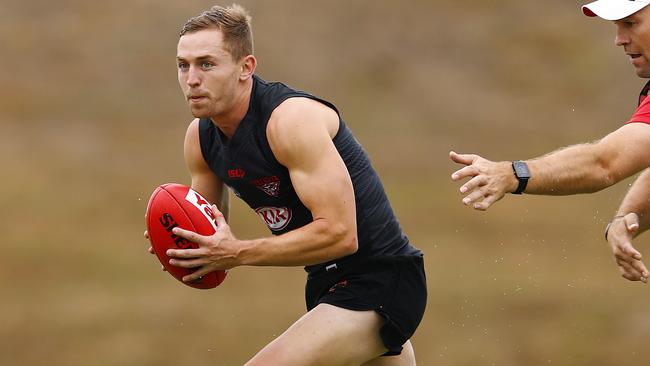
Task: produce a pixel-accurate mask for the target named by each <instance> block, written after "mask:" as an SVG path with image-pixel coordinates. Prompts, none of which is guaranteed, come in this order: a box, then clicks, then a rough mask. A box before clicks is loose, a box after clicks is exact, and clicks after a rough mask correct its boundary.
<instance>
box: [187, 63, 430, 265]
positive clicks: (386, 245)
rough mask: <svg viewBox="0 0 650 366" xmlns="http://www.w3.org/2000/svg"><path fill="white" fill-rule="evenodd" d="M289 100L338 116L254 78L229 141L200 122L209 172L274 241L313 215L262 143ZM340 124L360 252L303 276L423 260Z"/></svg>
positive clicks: (338, 145) (338, 136) (340, 148)
mask: <svg viewBox="0 0 650 366" xmlns="http://www.w3.org/2000/svg"><path fill="white" fill-rule="evenodd" d="M292 97H305V98H310V99H313V100H316V101H318V102H320V103H323V104H325V105H326V106H328V107H330V108H332V109H333V110H334V111H336V112H337V114H338V110H337V109H336V107H335V106H334V105H333V104H331V103H329V102H327V101H325V100H322V99H320V98H317V97H314V96H313V95H310V94H308V93H305V92H302V91H299V90H294V89H291V88H289V87H287V86H286V85H284V84H282V83H277V82H266V81H264V80H262V79H261V78H259V77H258V76H256V75H255V76H254V77H253V89H252V92H251V98H250V104H249V107H248V112H247V113H246V116H244V119H242V121H241V123H240V124H239V126H238V127H237V130H236V131H235V133H234V135H233V136H232V139H230V141H228V139H227V138H226V137H225V135H224V134H223V133H222V132H221V130H219V128H217V127H216V126H215V125H214V124H213V123H212V121H211V120H210V119H208V118H204V119H201V120H200V121H199V136H200V143H201V152H202V153H203V157H204V158H205V161H206V162H207V163H208V165H209V167H210V169H211V170H212V171H213V172H214V173H215V174H216V175H217V176H218V177H219V178H221V180H223V182H224V183H225V184H226V185H227V186H228V187H230V188H231V189H232V190H233V191H234V193H235V195H237V197H239V198H241V199H242V200H244V201H245V202H246V203H247V204H248V205H249V206H250V207H251V208H252V209H253V210H255V212H257V214H259V215H260V217H261V218H262V219H263V220H264V222H265V223H266V225H267V226H268V227H269V229H270V230H271V232H272V233H273V234H274V235H279V234H282V233H285V232H287V231H291V230H294V229H297V228H299V227H302V226H304V225H306V224H308V223H310V222H311V221H312V216H311V212H310V211H309V210H308V209H307V208H306V207H305V206H304V205H303V204H302V202H300V200H299V198H298V196H297V195H296V192H295V191H294V189H293V186H292V184H291V179H290V177H289V171H288V170H287V168H286V167H284V166H283V165H281V164H280V163H279V162H278V161H277V160H276V159H275V156H274V155H273V152H272V151H271V147H270V146H269V142H268V140H267V138H266V126H267V123H268V121H269V117H270V116H271V113H272V112H273V110H274V109H275V108H276V107H277V106H279V105H280V104H281V103H282V102H284V101H285V100H287V99H288V98H292ZM339 116H340V115H339ZM339 121H340V122H339V130H338V133H337V134H336V136H335V137H334V139H333V142H334V145H335V146H336V149H337V150H338V152H339V154H340V155H341V157H342V158H343V161H344V163H345V165H346V167H347V169H348V172H349V174H350V177H351V179H352V185H353V186H354V196H355V203H356V211H357V212H356V216H357V234H358V236H357V237H358V243H359V249H358V251H357V252H356V253H354V254H352V255H350V256H348V257H345V258H339V259H335V260H333V261H330V262H327V263H321V264H317V265H313V266H307V267H305V270H306V271H307V272H309V273H312V272H313V271H315V270H319V269H322V268H325V267H327V268H329V267H328V266H329V265H331V264H333V263H337V262H344V261H345V262H348V261H351V262H354V261H355V260H357V259H361V258H365V257H371V256H391V255H421V252H420V251H419V250H418V249H416V248H415V247H413V246H411V245H410V244H409V241H408V239H407V237H406V236H405V235H404V234H403V233H402V230H401V228H400V226H399V223H398V221H397V218H396V217H395V214H394V213H393V210H392V208H391V206H390V203H389V202H388V198H387V197H386V193H385V192H384V187H383V186H382V184H381V181H380V180H379V176H378V175H377V173H376V172H375V170H374V169H373V168H372V166H371V164H370V160H369V159H368V156H367V154H366V153H365V151H364V150H363V148H362V147H361V145H360V144H359V143H358V142H357V141H356V139H355V138H354V136H352V134H351V132H350V130H349V129H348V128H347V127H346V125H345V123H344V122H343V120H342V119H341V118H340V117H339Z"/></svg>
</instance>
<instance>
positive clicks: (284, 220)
mask: <svg viewBox="0 0 650 366" xmlns="http://www.w3.org/2000/svg"><path fill="white" fill-rule="evenodd" d="M255 212H257V214H258V215H260V217H261V218H262V220H264V222H265V223H266V225H267V226H268V227H269V229H271V230H273V231H278V230H282V229H284V228H285V227H287V224H289V221H291V210H290V209H288V208H286V207H260V208H258V209H257V210H255Z"/></svg>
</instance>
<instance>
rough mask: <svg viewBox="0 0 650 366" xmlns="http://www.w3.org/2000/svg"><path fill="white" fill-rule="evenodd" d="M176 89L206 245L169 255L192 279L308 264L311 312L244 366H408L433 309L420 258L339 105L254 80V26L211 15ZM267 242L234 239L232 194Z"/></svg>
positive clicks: (198, 27)
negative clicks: (185, 107) (207, 231)
mask: <svg viewBox="0 0 650 366" xmlns="http://www.w3.org/2000/svg"><path fill="white" fill-rule="evenodd" d="M177 65H178V81H179V83H180V86H181V89H182V90H183V93H184V95H185V97H186V99H187V102H188V104H189V107H190V109H191V112H192V114H193V116H194V117H196V118H195V119H194V120H193V121H192V122H191V123H190V125H189V127H188V129H187V134H186V136H185V147H184V153H185V160H186V163H187V166H188V168H189V171H190V175H191V179H192V184H191V187H192V189H194V190H195V191H197V192H199V193H201V194H202V195H203V196H204V197H206V198H207V199H208V200H210V201H211V202H213V203H215V204H216V206H215V207H214V209H215V212H216V214H217V220H218V227H219V228H218V230H217V232H216V233H215V234H214V235H212V236H201V235H199V234H197V233H194V232H190V231H186V230H182V229H179V228H176V229H174V234H176V235H179V236H181V237H184V238H186V239H188V240H190V241H192V242H195V243H197V244H198V245H199V248H198V249H185V250H171V249H170V250H168V252H167V255H168V256H169V257H170V258H172V259H171V260H170V264H172V265H175V266H180V267H184V268H192V269H195V271H194V272H193V273H192V274H191V275H188V276H186V277H185V278H184V279H183V280H184V281H188V282H189V281H193V280H195V279H197V278H199V277H201V276H204V275H205V274H207V273H210V272H212V271H215V270H226V269H230V268H233V267H237V266H304V267H305V270H306V271H307V284H306V289H305V298H306V302H307V309H308V312H307V313H306V314H305V315H304V316H302V317H301V318H300V319H298V320H297V321H296V322H295V323H294V324H293V325H291V326H290V327H289V329H287V330H286V331H285V332H284V333H283V334H282V335H280V336H279V337H278V338H276V339H275V340H273V341H272V342H271V343H270V344H268V345H267V346H266V347H264V348H263V349H262V350H261V351H259V352H258V353H257V354H256V355H255V356H254V357H253V358H252V359H251V360H250V361H249V362H248V363H247V364H246V365H264V366H268V365H283V366H288V365H394V366H398V365H415V355H414V352H413V348H412V345H411V342H410V341H409V339H410V338H411V336H412V335H413V333H414V332H415V330H416V328H417V326H418V324H419V323H420V321H421V319H422V316H423V314H424V309H425V305H426V299H427V289H426V280H425V273H424V264H423V255H422V252H421V251H420V250H418V249H417V248H415V247H413V246H412V245H411V244H410V243H409V240H408V239H407V237H406V236H405V235H404V234H403V233H402V230H401V228H400V226H399V223H398V221H397V219H396V217H395V215H394V213H393V211H392V208H391V206H390V203H389V202H388V199H387V197H386V194H385V192H384V189H383V186H382V184H381V182H380V180H379V177H378V176H377V174H376V172H375V171H374V169H373V168H372V166H371V164H370V161H369V159H368V157H367V155H366V153H365V152H364V150H363V149H362V147H361V146H360V145H359V143H358V142H357V141H356V140H355V138H354V137H353V136H352V134H351V132H350V130H349V129H348V128H347V127H346V125H345V123H344V122H343V120H342V119H341V116H340V114H339V111H338V110H337V109H336V107H335V106H334V105H333V104H331V103H329V102H327V101H325V100H322V99H320V98H318V97H315V96H313V95H311V94H308V93H305V92H303V91H299V90H295V89H292V88H290V87H288V86H286V85H284V84H282V83H276V82H267V81H264V80H263V79H261V78H260V77H259V76H258V75H256V74H255V68H256V65H257V60H256V59H255V57H254V56H253V38H252V32H251V28H250V16H249V15H248V13H247V12H246V10H244V9H243V8H242V7H240V6H238V5H233V6H230V7H227V8H223V7H219V6H214V7H212V8H211V9H210V10H208V11H206V12H203V13H202V14H200V15H198V16H196V17H194V18H192V19H190V20H189V21H188V22H187V23H186V24H185V25H184V26H183V27H182V29H181V32H180V39H179V41H178V48H177ZM229 191H232V192H233V193H234V194H235V195H236V196H237V197H239V198H241V199H242V200H244V201H245V202H246V203H247V204H248V205H249V206H250V207H251V208H252V209H253V210H255V211H256V212H257V213H258V214H259V215H260V217H261V218H262V219H263V220H264V221H265V223H266V224H267V226H268V228H269V229H270V230H271V232H272V234H274V235H272V236H269V237H262V238H258V239H253V240H240V239H237V238H236V237H235V235H234V234H233V233H232V232H231V230H230V227H229V226H228V223H227V222H226V219H225V217H227V215H228V202H229V201H228V200H229V198H228V192H229Z"/></svg>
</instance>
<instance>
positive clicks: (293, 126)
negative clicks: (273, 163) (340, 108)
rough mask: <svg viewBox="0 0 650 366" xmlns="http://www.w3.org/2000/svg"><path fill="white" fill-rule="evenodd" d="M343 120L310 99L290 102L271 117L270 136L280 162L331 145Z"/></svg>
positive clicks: (267, 129) (267, 132)
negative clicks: (327, 144) (324, 145)
mask: <svg viewBox="0 0 650 366" xmlns="http://www.w3.org/2000/svg"><path fill="white" fill-rule="evenodd" d="M338 128H339V116H338V114H337V113H336V111H334V110H333V109H331V108H329V107H328V106H326V105H324V104H322V103H320V102H318V101H315V100H312V99H309V98H302V97H297V98H289V99H287V100H285V101H284V102H282V104H280V105H279V106H278V107H277V108H276V109H275V110H274V111H273V113H272V114H271V118H270V119H269V122H268V125H267V128H266V135H267V138H268V141H269V144H270V146H271V149H272V150H273V153H274V154H275V155H276V157H277V158H278V160H279V161H280V162H282V161H283V160H285V161H286V160H287V159H290V158H291V156H292V155H294V156H295V155H298V154H302V153H304V152H305V151H306V150H313V149H314V148H317V147H318V146H321V145H322V144H326V143H327V142H330V143H331V140H332V138H333V137H334V136H335V135H336V133H337V132H338Z"/></svg>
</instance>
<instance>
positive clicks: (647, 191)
mask: <svg viewBox="0 0 650 366" xmlns="http://www.w3.org/2000/svg"><path fill="white" fill-rule="evenodd" d="M648 202H650V170H648V169H646V170H645V171H644V172H643V173H642V174H641V175H640V176H639V178H638V179H637V180H636V181H635V182H634V184H633V185H632V187H631V188H630V190H629V191H628V193H627V194H626V196H625V198H624V199H623V202H621V206H620V207H619V209H618V211H617V213H616V216H614V218H613V219H612V221H611V222H610V223H609V224H608V226H607V229H606V238H607V241H608V243H609V245H610V246H611V248H612V252H613V254H614V260H615V261H616V264H617V265H618V267H619V270H620V271H621V275H622V276H623V277H624V278H626V279H628V280H630V281H642V282H647V281H648V276H649V272H648V269H647V268H646V266H645V264H644V263H643V261H642V256H641V253H640V252H639V251H638V250H637V249H636V248H635V247H634V246H633V245H632V239H633V238H634V237H636V236H637V235H639V234H641V233H642V232H644V231H646V230H647V229H648V228H649V227H650V206H649V205H648Z"/></svg>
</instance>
